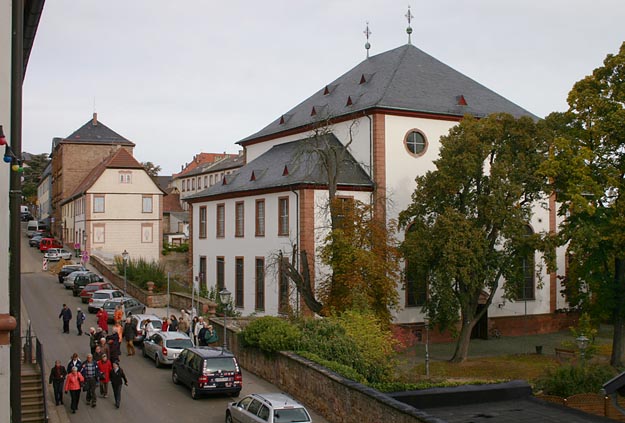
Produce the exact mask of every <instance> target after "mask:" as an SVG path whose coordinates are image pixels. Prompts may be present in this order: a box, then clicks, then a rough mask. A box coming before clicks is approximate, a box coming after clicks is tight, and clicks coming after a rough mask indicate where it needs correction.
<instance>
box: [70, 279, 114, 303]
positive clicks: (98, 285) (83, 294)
mask: <svg viewBox="0 0 625 423" xmlns="http://www.w3.org/2000/svg"><path fill="white" fill-rule="evenodd" d="M113 288H114V287H113V285H112V284H111V283H110V282H92V283H90V284H87V285H85V287H84V288H83V289H82V291H80V294H78V296H79V297H80V301H82V302H83V303H85V304H87V303H88V302H89V298H91V296H92V295H93V293H94V292H96V291H100V290H102V289H113Z"/></svg>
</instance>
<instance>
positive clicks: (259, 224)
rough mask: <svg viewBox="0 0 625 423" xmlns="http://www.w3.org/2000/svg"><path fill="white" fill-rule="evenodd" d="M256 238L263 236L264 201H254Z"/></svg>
mask: <svg viewBox="0 0 625 423" xmlns="http://www.w3.org/2000/svg"><path fill="white" fill-rule="evenodd" d="M256 236H265V200H256Z"/></svg>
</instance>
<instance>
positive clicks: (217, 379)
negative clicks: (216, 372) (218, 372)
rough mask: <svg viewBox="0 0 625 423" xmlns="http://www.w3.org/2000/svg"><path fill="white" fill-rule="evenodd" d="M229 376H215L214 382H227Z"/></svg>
mask: <svg viewBox="0 0 625 423" xmlns="http://www.w3.org/2000/svg"><path fill="white" fill-rule="evenodd" d="M229 380H230V378H228V377H216V378H215V382H228V381H229Z"/></svg>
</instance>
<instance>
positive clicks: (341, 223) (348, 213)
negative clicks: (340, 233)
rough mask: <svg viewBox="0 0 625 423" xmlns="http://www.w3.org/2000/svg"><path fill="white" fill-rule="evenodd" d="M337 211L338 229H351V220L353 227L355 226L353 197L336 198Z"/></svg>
mask: <svg viewBox="0 0 625 423" xmlns="http://www.w3.org/2000/svg"><path fill="white" fill-rule="evenodd" d="M335 201H336V203H335V210H336V217H335V221H336V225H337V227H338V228H342V229H349V226H350V225H349V223H350V222H349V221H350V220H351V226H353V223H354V222H353V214H354V198H353V197H336V199H335Z"/></svg>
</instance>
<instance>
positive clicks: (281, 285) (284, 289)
mask: <svg viewBox="0 0 625 423" xmlns="http://www.w3.org/2000/svg"><path fill="white" fill-rule="evenodd" d="M287 265H288V259H287V258H286V257H283V258H282V263H280V272H279V274H278V313H283V314H287V313H288V312H289V276H288V274H287Z"/></svg>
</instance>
